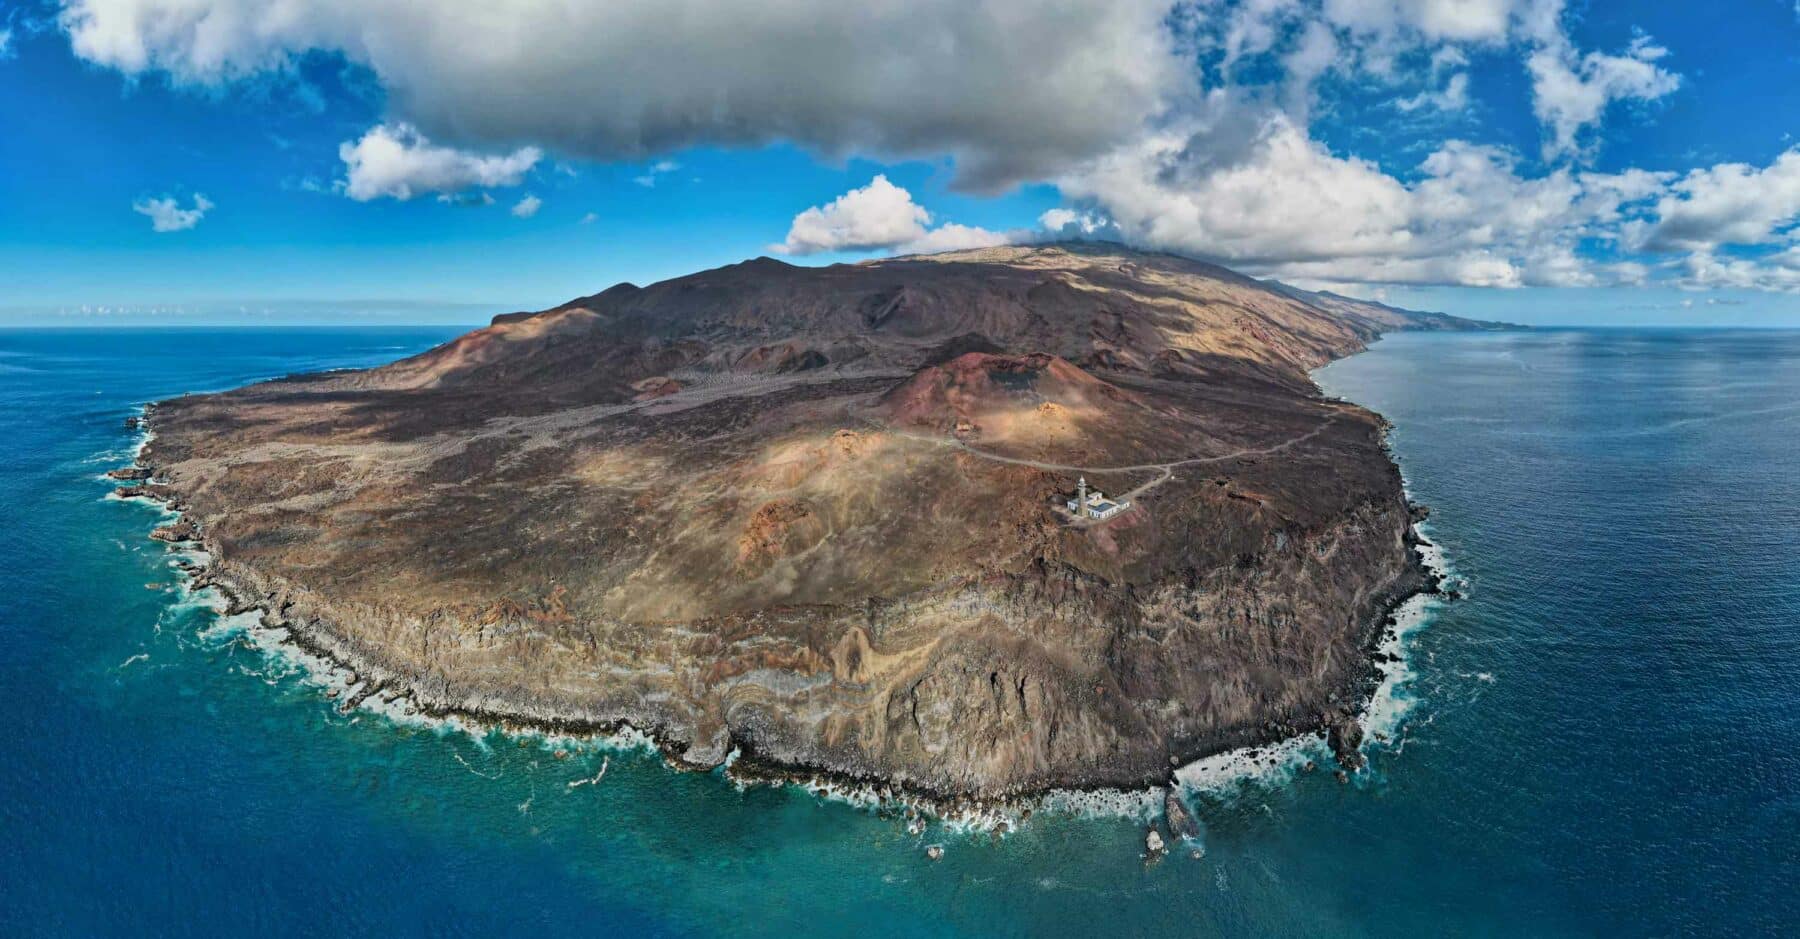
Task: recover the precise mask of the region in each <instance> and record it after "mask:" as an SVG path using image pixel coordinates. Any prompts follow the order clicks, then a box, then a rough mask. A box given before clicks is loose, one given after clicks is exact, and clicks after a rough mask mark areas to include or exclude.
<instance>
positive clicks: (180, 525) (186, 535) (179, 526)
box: [150, 518, 200, 544]
mask: <svg viewBox="0 0 1800 939" xmlns="http://www.w3.org/2000/svg"><path fill="white" fill-rule="evenodd" d="M150 537H152V538H155V539H156V540H157V541H166V542H168V543H169V544H181V543H182V542H187V541H198V540H200V526H198V525H195V524H194V520H193V519H191V518H183V519H180V520H178V521H176V522H175V524H173V525H164V526H162V527H161V528H158V529H156V530H154V531H152V532H150Z"/></svg>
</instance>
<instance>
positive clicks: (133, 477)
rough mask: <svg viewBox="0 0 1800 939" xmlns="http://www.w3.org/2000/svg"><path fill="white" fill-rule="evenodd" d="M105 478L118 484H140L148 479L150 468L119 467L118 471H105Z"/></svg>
mask: <svg viewBox="0 0 1800 939" xmlns="http://www.w3.org/2000/svg"><path fill="white" fill-rule="evenodd" d="M106 478H107V479H116V480H118V481H120V482H142V481H144V480H146V479H149V478H150V468H149V467H147V466H121V467H119V468H118V469H114V470H107V471H106Z"/></svg>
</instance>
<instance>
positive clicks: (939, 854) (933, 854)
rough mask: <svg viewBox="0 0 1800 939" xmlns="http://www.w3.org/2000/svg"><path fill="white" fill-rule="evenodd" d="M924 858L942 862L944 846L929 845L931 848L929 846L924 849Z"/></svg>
mask: <svg viewBox="0 0 1800 939" xmlns="http://www.w3.org/2000/svg"><path fill="white" fill-rule="evenodd" d="M925 856H926V857H928V858H931V859H932V860H934V861H941V860H943V858H944V846H943V845H941V844H934V845H931V846H929V847H927V848H926V849H925Z"/></svg>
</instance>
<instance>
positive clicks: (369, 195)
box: [338, 124, 543, 202]
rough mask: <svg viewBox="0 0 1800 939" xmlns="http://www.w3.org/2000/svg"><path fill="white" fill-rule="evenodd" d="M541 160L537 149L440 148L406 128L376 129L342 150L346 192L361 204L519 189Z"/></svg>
mask: <svg viewBox="0 0 1800 939" xmlns="http://www.w3.org/2000/svg"><path fill="white" fill-rule="evenodd" d="M542 157H543V152H542V151H540V150H539V149H538V148H536V147H521V148H519V149H518V150H515V151H513V152H512V153H509V154H506V155H503V156H483V155H480V154H475V153H469V152H466V151H463V150H457V149H454V148H451V147H440V146H437V145H436V144H433V143H432V142H431V141H429V140H427V139H426V138H425V136H424V135H423V134H421V133H419V132H418V131H417V130H416V129H414V128H413V127H411V126H409V125H406V124H380V125H377V126H375V127H373V128H370V129H369V132H368V133H366V134H364V135H363V136H362V139H360V140H357V141H354V142H352V141H345V142H344V143H343V144H341V145H339V147H338V158H339V159H341V160H343V161H344V167H345V169H346V172H347V176H346V178H345V179H344V181H343V189H344V194H345V195H347V196H349V197H350V198H352V199H355V200H356V201H358V202H367V201H369V200H371V199H380V198H383V197H388V198H393V199H402V200H405V199H411V198H413V197H414V196H417V195H422V194H424V193H428V192H437V193H444V194H451V193H456V192H460V191H462V190H465V189H469V188H472V187H477V186H480V187H494V186H517V185H518V184H519V183H520V182H522V181H523V180H524V177H525V174H526V173H527V172H529V171H530V170H531V168H532V167H533V166H536V165H537V162H538V160H539V159H541V158H542Z"/></svg>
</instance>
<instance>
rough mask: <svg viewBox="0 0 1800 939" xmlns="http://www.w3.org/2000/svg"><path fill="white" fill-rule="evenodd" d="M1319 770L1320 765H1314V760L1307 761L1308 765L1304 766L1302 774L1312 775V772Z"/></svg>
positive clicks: (1301, 770) (1301, 768)
mask: <svg viewBox="0 0 1800 939" xmlns="http://www.w3.org/2000/svg"><path fill="white" fill-rule="evenodd" d="M1318 768H1319V764H1317V763H1314V762H1313V761H1312V760H1307V761H1306V765H1305V766H1302V767H1300V772H1302V773H1310V772H1312V771H1313V770H1315V769H1318Z"/></svg>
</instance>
